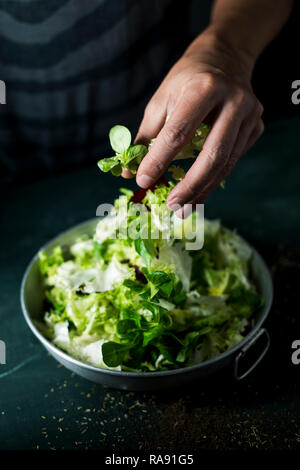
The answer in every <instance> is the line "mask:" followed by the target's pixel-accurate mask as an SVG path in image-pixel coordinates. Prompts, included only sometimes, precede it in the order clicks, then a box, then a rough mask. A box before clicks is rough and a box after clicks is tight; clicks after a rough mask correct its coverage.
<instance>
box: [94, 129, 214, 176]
mask: <svg viewBox="0 0 300 470" xmlns="http://www.w3.org/2000/svg"><path fill="white" fill-rule="evenodd" d="M209 130H210V127H209V126H208V125H207V124H204V123H202V124H200V126H199V128H198V129H197V130H196V132H195V135H194V137H193V138H192V139H191V141H190V142H189V143H188V144H187V145H185V146H184V147H183V148H182V150H181V151H180V152H179V153H178V154H177V156H176V157H175V160H176V159H182V158H191V157H196V156H197V155H198V153H199V152H200V151H201V150H202V147H203V144H204V142H205V139H206V137H207V135H208V133H209ZM109 140H110V145H111V147H112V149H113V150H114V151H115V152H116V153H115V155H114V156H113V157H109V158H102V159H101V160H99V162H98V166H99V168H100V170H102V171H104V172H105V173H107V172H109V171H110V172H111V173H112V174H113V175H115V176H120V175H121V173H122V168H125V169H127V170H130V171H131V173H133V174H135V173H136V172H137V169H138V167H139V164H140V163H141V161H142V160H143V158H144V156H145V155H146V153H147V152H148V147H146V146H145V145H131V133H130V131H129V130H128V129H127V128H126V127H125V126H119V125H117V126H114V127H112V128H111V130H110V132H109ZM154 140H155V139H152V141H151V142H150V145H149V148H150V147H151V145H152V144H153V142H154Z"/></svg>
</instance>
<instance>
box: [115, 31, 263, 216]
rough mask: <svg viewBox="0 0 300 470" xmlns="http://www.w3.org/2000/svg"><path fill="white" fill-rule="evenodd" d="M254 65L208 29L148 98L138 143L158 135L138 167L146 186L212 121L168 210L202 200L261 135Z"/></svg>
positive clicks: (169, 203) (170, 199)
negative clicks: (254, 87)
mask: <svg viewBox="0 0 300 470" xmlns="http://www.w3.org/2000/svg"><path fill="white" fill-rule="evenodd" d="M253 65H254V59H253V60H252V58H251V57H250V56H248V55H247V53H245V52H244V51H237V50H232V48H231V47H228V46H225V45H224V42H223V41H220V40H219V39H218V38H217V37H216V36H215V34H214V33H213V32H211V31H210V30H208V31H206V32H204V33H203V34H202V35H200V36H199V37H198V38H197V40H196V41H195V42H194V43H193V44H192V45H191V46H190V47H189V49H188V50H187V51H186V53H185V54H184V55H183V56H182V57H181V59H180V60H179V61H178V62H177V63H176V64H175V66H174V67H173V68H172V69H171V70H170V72H169V74H168V75H167V76H166V78H165V79H164V81H163V82H162V84H161V85H160V87H159V88H158V90H157V91H156V93H155V94H154V96H153V97H152V99H151V100H150V102H149V103H148V105H147V107H146V109H145V114H144V118H143V121H142V123H141V126H140V128H139V131H138V135H137V137H136V142H138V143H144V144H148V143H149V141H150V140H151V139H152V138H153V137H156V140H155V142H154V144H153V145H152V146H151V149H150V151H149V152H148V154H147V155H146V156H145V158H144V159H143V161H142V163H141V164H140V167H139V169H138V173H137V183H138V185H139V186H141V187H142V188H148V187H149V186H150V185H151V184H153V182H155V181H156V180H157V179H158V178H159V177H160V176H161V175H162V174H163V172H164V171H165V169H166V168H167V166H168V165H169V163H170V162H171V161H172V159H173V158H174V157H175V155H176V154H177V153H178V151H179V150H180V149H181V148H182V147H183V145H184V144H185V143H186V142H187V141H188V140H189V139H190V138H191V136H192V135H193V134H194V132H195V130H196V128H197V127H198V126H199V124H200V123H201V122H203V121H205V122H209V123H211V124H212V129H211V131H210V133H209V135H208V137H207V139H206V142H205V144H204V147H203V150H202V151H201V153H200V155H199V156H198V157H197V159H196V161H195V162H194V163H193V165H192V166H191V168H190V169H189V171H188V172H187V173H186V176H185V178H184V179H183V180H182V181H181V182H180V183H178V184H177V185H176V187H175V188H174V189H173V191H172V192H171V193H170V195H169V197H168V200H167V205H168V207H169V209H171V210H176V209H178V207H179V206H180V207H181V206H183V204H187V203H190V204H195V203H197V202H198V203H201V202H203V201H204V200H205V199H206V197H207V196H208V195H209V194H210V193H211V192H212V191H213V190H214V189H215V188H216V187H217V186H218V185H219V184H220V182H221V181H222V180H223V179H224V178H226V176H227V175H228V173H230V171H231V170H232V169H233V167H234V166H235V164H236V162H237V161H238V160H239V158H240V157H241V156H242V155H243V154H244V153H246V152H247V151H248V149H250V147H252V145H253V144H254V143H255V141H256V140H257V139H258V138H259V137H260V135H261V134H262V132H263V129H264V126H263V122H262V120H261V115H262V112H263V108H262V105H261V104H260V103H259V101H258V100H257V99H256V97H255V96H254V94H253V92H252V88H251V81H250V80H251V73H252V69H253ZM166 118H168V119H167V121H166ZM123 176H124V177H129V176H130V172H129V173H128V172H123Z"/></svg>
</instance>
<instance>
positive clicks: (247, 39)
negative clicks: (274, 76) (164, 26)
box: [186, 0, 293, 75]
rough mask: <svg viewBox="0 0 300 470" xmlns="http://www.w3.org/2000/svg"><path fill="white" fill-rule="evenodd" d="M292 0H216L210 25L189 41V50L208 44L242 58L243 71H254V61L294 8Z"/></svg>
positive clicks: (230, 58) (189, 52) (249, 73)
mask: <svg viewBox="0 0 300 470" xmlns="http://www.w3.org/2000/svg"><path fill="white" fill-rule="evenodd" d="M292 6H293V0H215V2H214V6H213V9H212V14H211V21H210V25H209V27H208V28H207V29H206V30H205V31H204V33H202V34H201V35H200V36H198V38H196V39H195V41H194V42H193V43H192V44H191V45H190V47H189V48H188V50H187V52H186V53H187V54H192V55H194V54H195V53H197V52H199V51H200V50H201V51H203V53H204V54H205V50H206V44H207V46H208V48H209V49H210V48H211V45H212V43H213V45H214V46H215V48H216V50H219V49H220V52H222V53H223V54H224V57H226V56H227V59H228V66H229V67H231V61H232V59H233V62H234V61H235V60H236V56H238V58H239V59H240V65H241V73H243V72H244V71H245V73H246V74H248V75H251V73H252V70H253V67H254V64H255V62H256V60H257V58H258V56H259V55H260V54H261V52H262V51H263V50H264V48H265V47H266V46H267V44H268V43H269V42H270V41H272V39H274V37H275V36H276V35H277V34H278V33H279V31H280V30H281V28H282V27H283V25H284V24H285V22H286V21H287V19H288V17H289V15H290V12H291V10H292Z"/></svg>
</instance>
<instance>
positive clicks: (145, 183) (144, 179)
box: [137, 175, 153, 189]
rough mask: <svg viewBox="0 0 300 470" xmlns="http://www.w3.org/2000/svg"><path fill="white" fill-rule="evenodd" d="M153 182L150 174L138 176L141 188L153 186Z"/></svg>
mask: <svg viewBox="0 0 300 470" xmlns="http://www.w3.org/2000/svg"><path fill="white" fill-rule="evenodd" d="M152 183H153V178H151V177H150V176H148V175H141V176H139V177H138V178H137V184H138V185H139V186H140V187H141V188H145V189H146V188H148V187H149V186H151V184H152Z"/></svg>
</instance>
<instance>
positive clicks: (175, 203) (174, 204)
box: [167, 197, 182, 211]
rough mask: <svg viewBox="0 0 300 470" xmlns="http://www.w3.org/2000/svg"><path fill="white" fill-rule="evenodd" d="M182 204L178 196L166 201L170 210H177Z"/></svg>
mask: <svg viewBox="0 0 300 470" xmlns="http://www.w3.org/2000/svg"><path fill="white" fill-rule="evenodd" d="M181 206H182V202H181V200H180V199H179V197H174V198H172V199H170V201H167V207H168V209H170V211H177V210H178V209H180V208H181Z"/></svg>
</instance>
